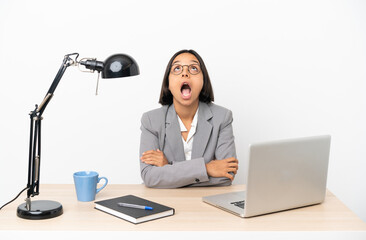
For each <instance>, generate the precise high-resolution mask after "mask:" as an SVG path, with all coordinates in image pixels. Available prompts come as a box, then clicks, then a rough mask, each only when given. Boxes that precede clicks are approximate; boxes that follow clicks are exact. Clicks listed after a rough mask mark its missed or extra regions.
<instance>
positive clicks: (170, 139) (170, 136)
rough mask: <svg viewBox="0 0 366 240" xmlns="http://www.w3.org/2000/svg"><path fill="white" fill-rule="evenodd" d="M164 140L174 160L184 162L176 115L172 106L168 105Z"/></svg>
mask: <svg viewBox="0 0 366 240" xmlns="http://www.w3.org/2000/svg"><path fill="white" fill-rule="evenodd" d="M165 129H166V139H165V143H166V144H168V145H169V147H170V149H171V151H172V153H173V154H174V159H175V160H177V161H184V160H185V155H184V149H183V143H182V135H181V132H180V126H179V123H178V118H177V113H176V112H175V108H174V104H172V105H170V106H169V108H168V112H167V115H166V119H165Z"/></svg>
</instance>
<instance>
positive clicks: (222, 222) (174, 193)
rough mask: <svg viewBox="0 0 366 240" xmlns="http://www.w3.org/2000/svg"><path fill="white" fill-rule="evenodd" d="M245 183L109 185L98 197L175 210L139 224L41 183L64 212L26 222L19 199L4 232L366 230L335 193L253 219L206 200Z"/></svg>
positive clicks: (2, 216)
mask: <svg viewBox="0 0 366 240" xmlns="http://www.w3.org/2000/svg"><path fill="white" fill-rule="evenodd" d="M244 188H245V186H244V185H233V186H229V187H202V188H180V189H150V188H146V187H145V186H144V185H139V184H134V185H122V184H120V185H113V184H109V185H107V187H106V188H105V189H104V190H102V191H101V192H100V193H99V194H98V195H97V198H96V201H99V200H104V199H108V198H114V197H119V196H123V195H127V194H133V195H136V196H140V197H142V198H146V199H149V200H151V201H155V202H158V203H161V204H164V205H167V206H170V207H173V208H175V210H176V213H175V215H174V216H170V217H167V218H162V219H158V220H154V221H150V222H145V223H142V224H138V225H134V224H132V223H129V222H126V221H124V220H122V219H119V218H117V217H114V216H111V215H109V214H106V213H103V212H101V211H98V210H95V209H94V202H79V201H77V199H76V193H75V189H74V185H72V184H63V185H58V184H50V185H47V184H46V185H41V187H40V192H41V194H40V195H39V196H38V197H36V198H33V199H34V200H55V201H58V202H61V204H62V205H63V208H64V213H63V215H61V216H59V217H57V218H53V219H46V220H33V221H32V220H26V219H21V218H18V217H17V216H16V208H17V207H18V205H20V204H21V203H23V199H24V198H25V194H24V193H23V195H22V196H20V197H19V198H18V199H17V201H15V202H13V203H11V204H9V205H8V206H6V207H5V208H4V209H3V210H1V211H0V230H48V231H50V230H57V231H64V230H72V231H83V230H88V231H155V230H158V231H186V230H188V231H212V230H214V231H263V230H268V231H333V230H336V231H366V223H365V222H363V221H362V220H361V219H360V218H358V217H357V216H356V214H354V213H353V212H352V211H351V210H349V209H348V208H347V207H346V206H345V205H344V204H343V203H342V202H340V201H339V200H338V199H337V198H336V197H335V196H334V195H333V194H332V193H331V192H329V191H328V192H327V194H326V198H325V202H324V203H322V204H319V205H314V206H310V207H304V208H299V209H295V210H291V211H284V212H279V213H273V214H268V215H263V216H259V217H253V218H245V219H243V218H240V217H237V216H234V215H232V214H230V213H228V212H225V211H222V210H220V209H218V208H215V207H213V206H210V205H208V204H206V203H203V202H202V200H201V198H202V196H206V195H211V194H220V193H226V192H231V191H242V190H243V189H244Z"/></svg>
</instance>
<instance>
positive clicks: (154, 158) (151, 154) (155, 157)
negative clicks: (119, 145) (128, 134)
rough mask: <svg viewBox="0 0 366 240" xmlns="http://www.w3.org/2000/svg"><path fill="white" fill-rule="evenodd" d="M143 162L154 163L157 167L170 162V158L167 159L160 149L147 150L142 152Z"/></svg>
mask: <svg viewBox="0 0 366 240" xmlns="http://www.w3.org/2000/svg"><path fill="white" fill-rule="evenodd" d="M140 159H141V161H142V162H143V163H146V164H150V165H154V166H157V167H162V166H164V165H167V164H169V162H168V159H166V157H165V155H164V153H163V152H162V151H160V150H159V149H157V150H156V151H155V150H150V151H146V152H144V153H143V154H142V157H141V158H140Z"/></svg>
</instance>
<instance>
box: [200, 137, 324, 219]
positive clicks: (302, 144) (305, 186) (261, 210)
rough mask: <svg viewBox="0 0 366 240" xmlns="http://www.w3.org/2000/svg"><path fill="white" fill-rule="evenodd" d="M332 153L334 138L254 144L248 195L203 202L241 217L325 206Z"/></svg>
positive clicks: (233, 193)
mask: <svg viewBox="0 0 366 240" xmlns="http://www.w3.org/2000/svg"><path fill="white" fill-rule="evenodd" d="M329 151H330V136H315V137H306V138H297V139H287V140H280V141H271V142H265V143H257V144H252V145H250V146H249V164H248V167H247V171H248V175H247V185H246V186H247V188H246V191H241V192H232V193H226V194H218V195H212V196H206V197H203V198H202V200H203V201H204V202H206V203H208V204H211V205H213V206H215V207H218V208H220V209H223V210H225V211H228V212H230V213H233V214H235V215H238V216H240V217H252V216H257V215H262V214H268V213H273V212H278V211H284V210H288V209H294V208H299V207H304V206H309V205H314V204H318V203H321V202H323V201H324V198H325V193H326V183H327V173H328V162H329Z"/></svg>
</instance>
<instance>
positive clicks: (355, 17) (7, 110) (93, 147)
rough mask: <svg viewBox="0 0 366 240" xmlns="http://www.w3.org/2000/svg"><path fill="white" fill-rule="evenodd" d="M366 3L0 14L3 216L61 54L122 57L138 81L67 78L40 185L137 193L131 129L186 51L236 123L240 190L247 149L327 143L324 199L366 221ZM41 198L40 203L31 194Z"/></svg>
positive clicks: (73, 5) (142, 5) (105, 6)
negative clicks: (96, 182)
mask: <svg viewBox="0 0 366 240" xmlns="http://www.w3.org/2000/svg"><path fill="white" fill-rule="evenodd" d="M365 12H366V2H365V1H332V0H329V1H323V0H321V1H232V0H227V1H190V0H189V1H162V0H159V1H148V0H144V1H109V0H104V1H74V0H67V1H58V2H56V1H14V0H13V1H10V0H2V1H1V2H0V69H1V71H0V111H1V120H0V122H1V124H0V166H1V167H0V169H1V175H0V189H1V195H0V205H2V204H4V203H5V202H7V201H8V200H10V199H12V198H13V197H14V196H15V195H16V194H17V193H18V192H19V191H20V189H22V188H23V187H25V186H26V181H27V164H28V138H29V117H28V113H29V112H30V111H31V110H33V108H34V104H36V103H37V104H39V103H40V102H41V101H42V99H43V97H44V95H45V94H46V92H47V90H48V88H49V86H50V85H51V82H52V81H53V79H54V77H55V75H56V73H57V71H58V69H59V67H60V65H61V62H62V59H63V56H64V55H65V54H68V53H72V52H78V53H80V56H81V57H97V58H98V59H99V60H104V59H105V58H107V57H108V56H109V55H111V54H113V53H119V52H121V53H128V54H130V55H131V56H133V57H134V58H135V59H136V61H137V62H138V64H139V66H140V70H141V75H140V76H138V77H134V78H130V79H122V80H120V79H118V80H117V79H116V80H103V79H102V80H101V82H100V89H99V90H100V94H99V95H98V96H95V95H94V91H95V86H96V78H97V75H96V74H90V73H82V72H80V71H78V70H77V68H72V67H70V68H69V69H68V70H67V72H66V73H65V75H64V77H63V79H62V80H61V82H60V84H59V86H58V88H57V90H56V92H55V96H54V98H53V99H52V101H51V103H50V104H49V106H48V108H47V109H46V111H45V113H44V121H43V126H42V130H43V134H42V140H43V141H42V147H43V150H42V169H41V182H42V183H72V182H73V180H72V173H73V172H75V171H78V170H96V171H98V172H99V173H100V174H101V175H103V176H107V177H108V178H109V181H110V183H141V179H140V175H139V159H138V149H139V137H140V130H139V127H140V117H141V115H142V113H143V112H145V111H147V110H150V109H153V108H157V107H159V105H158V103H157V102H158V98H159V92H160V86H161V81H162V77H163V73H164V70H165V67H166V64H167V62H168V60H169V59H170V57H171V56H172V55H173V54H174V53H175V52H176V51H178V50H181V49H195V50H196V51H197V52H198V53H200V55H201V56H202V57H203V59H204V60H205V62H206V65H207V67H208V70H209V73H210V76H211V79H212V83H213V87H214V91H215V102H216V103H217V104H219V105H222V106H225V107H228V108H230V109H232V110H233V113H234V133H235V136H236V145H237V154H238V158H239V160H240V170H239V174H238V175H237V177H236V179H235V182H236V183H244V182H245V180H244V179H245V170H246V169H245V165H246V162H247V151H248V148H247V146H248V144H249V143H251V142H257V141H265V140H273V139H281V138H289V137H300V136H310V135H318V134H331V135H332V148H331V157H330V168H329V178H328V179H329V180H328V187H329V189H330V190H331V191H332V192H333V193H335V194H336V195H337V196H338V197H339V198H340V199H341V200H342V201H343V202H344V203H345V204H346V205H347V206H348V207H349V208H351V209H352V210H353V211H354V212H356V213H357V214H358V215H359V216H360V217H361V218H362V219H363V220H364V221H366V205H365V204H364V203H365V202H366V191H365V190H366V189H365V185H366V184H365V183H366V176H365V175H364V172H365V168H366V163H365V161H364V160H365V157H366V150H365V147H362V146H364V145H365V142H366V134H365V133H366V126H365V123H366V114H365V105H366V101H365V100H366V97H365V94H363V93H364V91H365V89H366V86H365V85H366V84H365V80H366V17H365V15H366V14H365ZM41 194H42V192H41Z"/></svg>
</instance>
